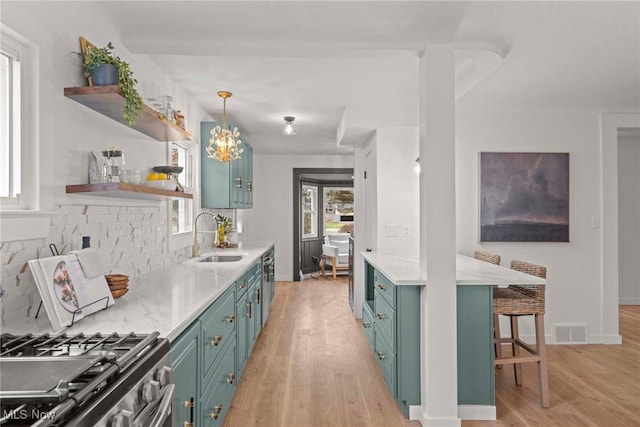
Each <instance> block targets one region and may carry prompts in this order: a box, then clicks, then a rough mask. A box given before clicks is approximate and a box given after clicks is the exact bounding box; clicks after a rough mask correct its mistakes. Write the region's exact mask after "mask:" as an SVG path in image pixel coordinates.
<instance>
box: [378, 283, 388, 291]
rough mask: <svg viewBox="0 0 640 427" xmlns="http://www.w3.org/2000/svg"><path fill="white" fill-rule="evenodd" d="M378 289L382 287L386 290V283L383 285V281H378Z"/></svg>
mask: <svg viewBox="0 0 640 427" xmlns="http://www.w3.org/2000/svg"><path fill="white" fill-rule="evenodd" d="M378 289H381V290H383V291H384V290H385V289H387V287H386V286H385V285H383V284H382V283H378Z"/></svg>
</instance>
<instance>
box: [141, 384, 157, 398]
mask: <svg viewBox="0 0 640 427" xmlns="http://www.w3.org/2000/svg"><path fill="white" fill-rule="evenodd" d="M159 398H160V383H159V382H158V381H149V382H148V383H146V384H145V385H143V386H142V401H143V402H144V403H152V402H155V401H156V400H158V399H159Z"/></svg>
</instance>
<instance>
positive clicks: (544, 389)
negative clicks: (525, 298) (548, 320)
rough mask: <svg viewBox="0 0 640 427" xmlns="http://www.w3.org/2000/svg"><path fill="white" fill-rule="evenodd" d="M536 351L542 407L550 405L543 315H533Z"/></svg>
mask: <svg viewBox="0 0 640 427" xmlns="http://www.w3.org/2000/svg"><path fill="white" fill-rule="evenodd" d="M535 325H536V352H537V353H538V355H539V356H540V361H539V362H538V384H540V404H541V405H542V407H543V408H548V407H550V406H551V403H550V402H549V376H548V373H547V348H546V345H545V339H544V315H542V314H536V315H535Z"/></svg>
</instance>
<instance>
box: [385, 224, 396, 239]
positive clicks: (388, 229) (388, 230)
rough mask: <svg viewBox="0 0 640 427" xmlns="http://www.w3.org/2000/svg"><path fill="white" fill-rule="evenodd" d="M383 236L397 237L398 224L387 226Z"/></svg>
mask: <svg viewBox="0 0 640 427" xmlns="http://www.w3.org/2000/svg"><path fill="white" fill-rule="evenodd" d="M384 234H385V236H387V237H397V236H398V224H387V225H386V226H385V229H384Z"/></svg>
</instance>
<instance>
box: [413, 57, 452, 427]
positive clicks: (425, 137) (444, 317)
mask: <svg viewBox="0 0 640 427" xmlns="http://www.w3.org/2000/svg"><path fill="white" fill-rule="evenodd" d="M454 75H455V62H454V47H453V45H452V44H427V46H426V47H425V51H424V53H423V55H422V57H421V58H420V119H419V120H420V163H421V167H422V172H421V174H420V175H421V176H420V230H421V233H420V270H421V273H422V276H423V277H425V278H426V282H427V285H426V286H425V288H424V290H423V292H422V296H421V312H422V319H421V321H422V331H421V334H422V337H421V338H422V342H421V346H422V351H421V357H422V360H421V368H422V373H421V375H422V425H423V426H424V427H427V426H460V420H459V419H458V413H457V412H458V410H457V406H458V387H457V352H456V260H455V255H456V207H455V82H454Z"/></svg>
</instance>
